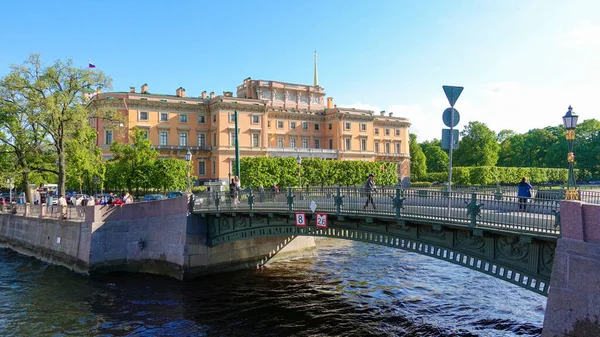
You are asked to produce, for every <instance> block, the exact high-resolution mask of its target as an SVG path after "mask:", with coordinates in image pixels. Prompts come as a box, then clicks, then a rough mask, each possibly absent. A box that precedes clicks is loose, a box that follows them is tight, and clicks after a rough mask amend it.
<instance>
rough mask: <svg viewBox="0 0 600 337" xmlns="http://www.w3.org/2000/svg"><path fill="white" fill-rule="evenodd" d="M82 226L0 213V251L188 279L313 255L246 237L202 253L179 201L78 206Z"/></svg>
mask: <svg viewBox="0 0 600 337" xmlns="http://www.w3.org/2000/svg"><path fill="white" fill-rule="evenodd" d="M84 211H85V220H80V221H65V220H60V219H51V218H41V217H27V216H25V215H19V214H16V215H15V214H0V248H1V247H5V248H10V249H12V250H15V251H17V252H19V253H21V254H23V255H28V256H32V257H35V258H38V259H40V260H43V261H46V262H49V263H51V264H56V265H61V266H64V267H67V268H69V269H71V270H74V271H76V272H79V273H84V274H87V273H106V272H115V271H127V272H142V273H150V274H158V275H164V276H169V277H173V278H176V279H186V278H193V277H196V276H202V275H206V274H210V273H218V272H224V271H231V270H236V269H243V268H256V267H259V266H262V265H265V264H266V263H268V262H269V261H272V260H274V259H278V258H284V257H298V256H308V255H311V256H312V255H314V253H315V251H316V245H315V242H314V238H313V237H294V236H279V237H264V238H249V239H247V240H240V241H238V242H234V243H228V244H223V245H220V246H216V247H208V245H207V241H208V240H207V233H208V232H207V230H208V226H207V224H206V218H203V217H201V216H199V215H194V214H191V212H190V206H189V202H188V200H187V198H185V197H183V198H176V199H167V200H161V201H151V202H145V203H135V204H129V205H126V206H124V207H121V206H112V205H105V206H99V205H98V206H86V207H85V208H84Z"/></svg>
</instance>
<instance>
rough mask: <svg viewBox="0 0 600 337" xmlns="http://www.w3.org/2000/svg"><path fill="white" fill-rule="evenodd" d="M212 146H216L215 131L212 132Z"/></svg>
mask: <svg viewBox="0 0 600 337" xmlns="http://www.w3.org/2000/svg"><path fill="white" fill-rule="evenodd" d="M211 146H212V147H216V146H217V133H216V132H213V139H212V144H211Z"/></svg>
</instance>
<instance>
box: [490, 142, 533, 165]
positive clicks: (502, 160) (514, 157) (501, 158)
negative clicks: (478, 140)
mask: <svg viewBox="0 0 600 337" xmlns="http://www.w3.org/2000/svg"><path fill="white" fill-rule="evenodd" d="M498 138H500V137H498ZM525 153H526V151H525V136H524V135H522V134H515V135H512V136H509V137H507V138H505V139H504V140H503V141H502V143H500V150H499V151H498V163H497V164H498V166H504V167H523V166H527V164H528V163H529V161H528V160H527V159H526V158H525Z"/></svg>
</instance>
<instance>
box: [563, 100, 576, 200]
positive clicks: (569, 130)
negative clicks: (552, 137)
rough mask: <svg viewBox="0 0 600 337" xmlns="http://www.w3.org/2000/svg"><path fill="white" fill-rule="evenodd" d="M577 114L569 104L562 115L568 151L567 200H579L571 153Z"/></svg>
mask: <svg viewBox="0 0 600 337" xmlns="http://www.w3.org/2000/svg"><path fill="white" fill-rule="evenodd" d="M578 118H579V116H577V115H576V114H575V113H573V108H572V107H571V106H570V105H569V110H568V111H567V113H566V114H565V115H564V116H563V118H562V119H563V124H564V126H565V130H566V132H565V134H566V138H567V143H569V153H568V154H567V162H568V163H569V176H568V178H567V192H566V194H565V199H567V200H579V193H577V183H576V182H575V172H574V170H573V164H574V162H575V154H574V153H573V141H575V128H576V127H577V119H578Z"/></svg>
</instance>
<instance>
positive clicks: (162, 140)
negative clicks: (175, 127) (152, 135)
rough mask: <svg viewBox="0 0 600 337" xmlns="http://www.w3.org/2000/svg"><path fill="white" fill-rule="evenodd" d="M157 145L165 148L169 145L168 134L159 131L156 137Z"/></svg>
mask: <svg viewBox="0 0 600 337" xmlns="http://www.w3.org/2000/svg"><path fill="white" fill-rule="evenodd" d="M158 145H160V146H167V145H169V133H168V132H166V131H161V132H160V134H159V135H158Z"/></svg>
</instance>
